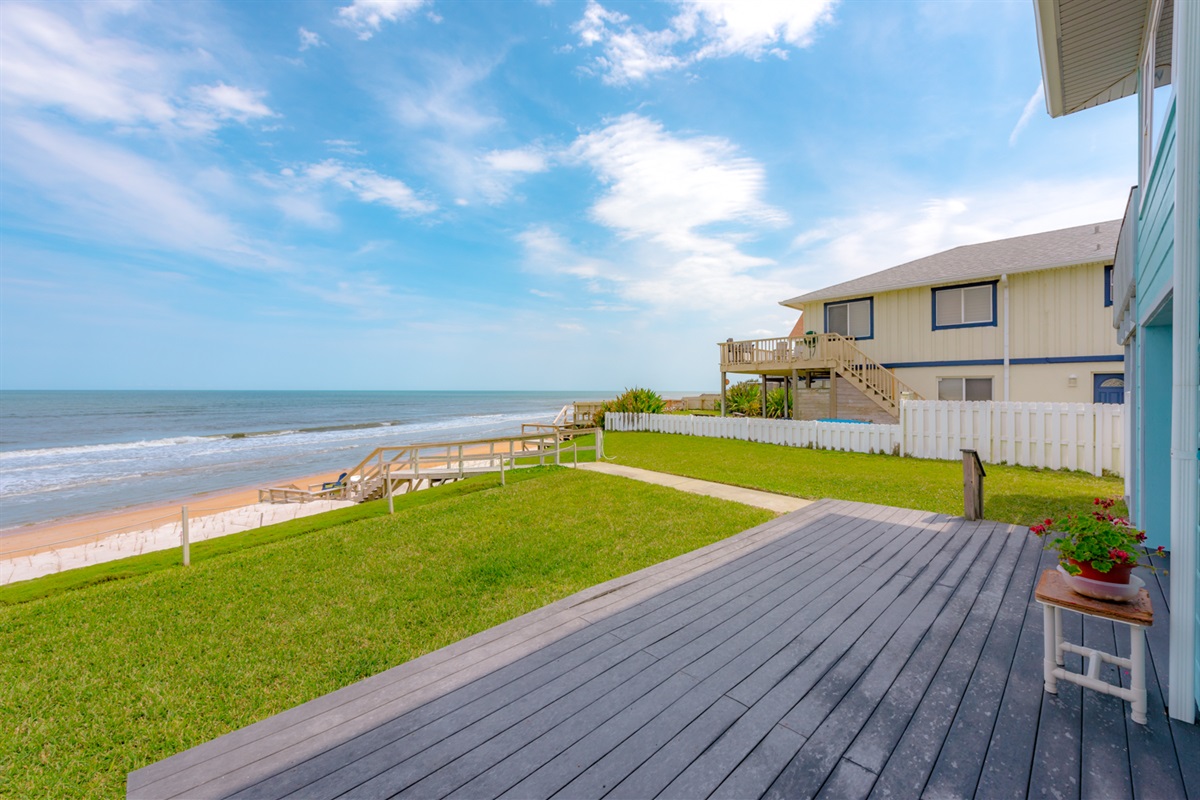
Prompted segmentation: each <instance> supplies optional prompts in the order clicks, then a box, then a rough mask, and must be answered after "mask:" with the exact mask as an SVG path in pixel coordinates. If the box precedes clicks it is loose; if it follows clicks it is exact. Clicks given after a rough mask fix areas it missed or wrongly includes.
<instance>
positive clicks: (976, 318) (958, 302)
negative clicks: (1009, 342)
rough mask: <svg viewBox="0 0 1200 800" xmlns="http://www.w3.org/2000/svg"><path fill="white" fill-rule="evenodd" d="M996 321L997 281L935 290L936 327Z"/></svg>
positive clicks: (976, 324)
mask: <svg viewBox="0 0 1200 800" xmlns="http://www.w3.org/2000/svg"><path fill="white" fill-rule="evenodd" d="M995 324H996V281H991V282H990V283H972V284H968V285H965V286H947V287H946V288H945V289H934V290H933V329H934V330H935V331H936V330H941V329H942V328H969V327H975V326H979V325H995Z"/></svg>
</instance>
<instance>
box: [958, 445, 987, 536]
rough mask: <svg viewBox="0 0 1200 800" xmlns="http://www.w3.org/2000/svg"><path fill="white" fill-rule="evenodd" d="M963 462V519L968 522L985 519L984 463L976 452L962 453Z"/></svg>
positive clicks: (967, 451)
mask: <svg viewBox="0 0 1200 800" xmlns="http://www.w3.org/2000/svg"><path fill="white" fill-rule="evenodd" d="M962 462H963V517H964V518H965V519H968V520H977V519H983V479H984V477H985V476H986V475H987V473H985V472H984V471H983V463H982V462H981V461H980V460H979V454H978V453H976V452H975V451H974V450H963V451H962Z"/></svg>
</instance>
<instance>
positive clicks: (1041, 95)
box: [1008, 81, 1046, 147]
mask: <svg viewBox="0 0 1200 800" xmlns="http://www.w3.org/2000/svg"><path fill="white" fill-rule="evenodd" d="M1045 102H1046V86H1045V84H1043V83H1042V82H1041V81H1038V87H1037V91H1035V92H1034V93H1033V96H1032V97H1030V98H1029V100H1028V101H1027V102H1026V103H1025V109H1024V110H1023V111H1021V118H1020V119H1018V120H1017V124H1016V125H1014V126H1013V129H1012V133H1010V134H1009V135H1008V145H1009V147H1012V146H1013V145H1015V144H1016V143H1017V137H1018V136H1020V135H1021V131H1023V130H1025V126H1026V125H1028V124H1029V120H1031V119H1033V115H1034V114H1035V113H1036V112H1037V110H1038V108H1042V107H1044V106H1043V104H1044V103H1045Z"/></svg>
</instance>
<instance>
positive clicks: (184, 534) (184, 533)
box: [180, 506, 192, 567]
mask: <svg viewBox="0 0 1200 800" xmlns="http://www.w3.org/2000/svg"><path fill="white" fill-rule="evenodd" d="M180 516H181V517H182V519H183V528H182V530H181V533H180V539H181V540H182V541H181V544H182V545H183V565H184V566H185V567H187V566H190V565H191V563H192V543H191V542H190V541H188V515H187V506H184V507H183V510H182V512H181V514H180Z"/></svg>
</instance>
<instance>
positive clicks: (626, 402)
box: [592, 386, 667, 428]
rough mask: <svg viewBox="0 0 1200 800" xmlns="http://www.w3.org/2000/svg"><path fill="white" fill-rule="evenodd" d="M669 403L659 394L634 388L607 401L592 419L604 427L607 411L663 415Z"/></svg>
mask: <svg viewBox="0 0 1200 800" xmlns="http://www.w3.org/2000/svg"><path fill="white" fill-rule="evenodd" d="M666 407H667V403H666V401H665V400H663V399H662V397H661V396H659V394H658V392H655V391H652V390H650V389H642V388H639V387H636V386H635V387H634V388H632V389H626V390H625V391H624V392H622V393H621V394H620V395H618V396H617V397H616V398H615V399H613V400H606V401H605V402H604V404H603V405H602V406H600V410H599V411H598V412H596V413H595V414H594V415H593V417H592V419H593V420H594V421H595V424H596V425H598V426H599V427H601V428H603V427H604V413H605V412H606V411H621V412H626V413H629V414H661V413H662V412H663V411H664V410H666Z"/></svg>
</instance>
